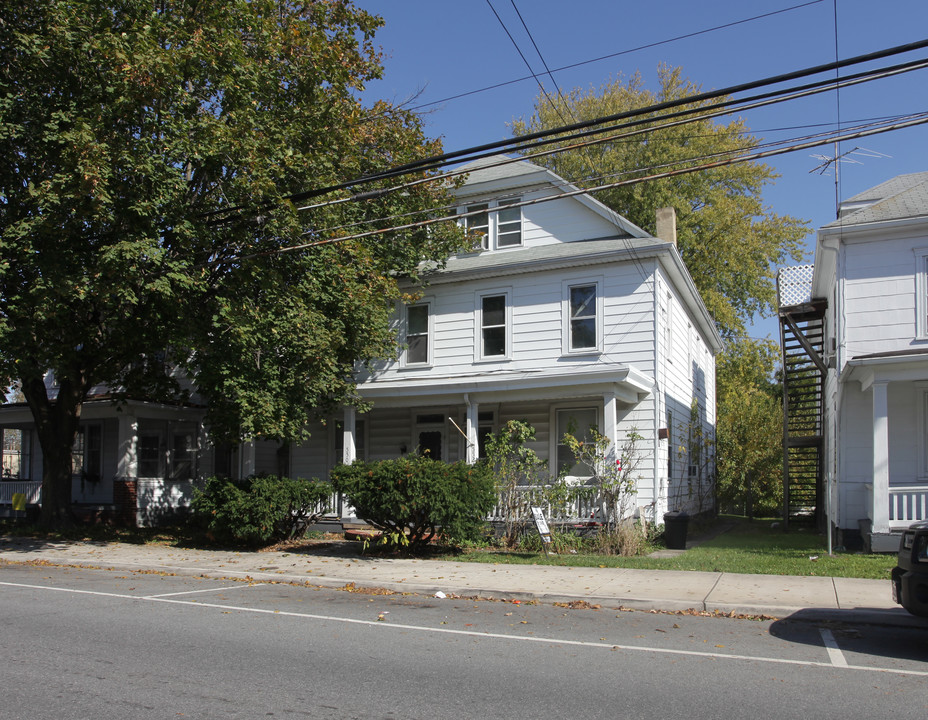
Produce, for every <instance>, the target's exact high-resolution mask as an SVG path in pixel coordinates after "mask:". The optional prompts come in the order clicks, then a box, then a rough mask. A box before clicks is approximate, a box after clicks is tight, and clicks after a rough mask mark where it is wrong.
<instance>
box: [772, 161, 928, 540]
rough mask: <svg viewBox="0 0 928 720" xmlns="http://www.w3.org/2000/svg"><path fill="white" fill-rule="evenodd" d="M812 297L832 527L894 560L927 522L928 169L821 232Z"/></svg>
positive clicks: (870, 197)
mask: <svg viewBox="0 0 928 720" xmlns="http://www.w3.org/2000/svg"><path fill="white" fill-rule="evenodd" d="M808 295H809V297H808V299H809V300H811V301H812V302H815V301H819V302H822V301H824V302H827V309H825V315H824V337H823V343H822V349H823V353H822V358H821V359H822V362H823V364H824V365H825V367H826V368H827V374H826V375H825V382H824V396H823V399H824V422H823V430H824V432H823V440H824V446H823V450H824V452H823V471H824V481H825V487H826V488H828V492H827V493H825V495H823V499H826V498H827V503H826V507H827V513H828V519H829V521H830V522H831V524H832V526H833V527H835V528H837V529H839V530H841V531H843V532H845V533H847V532H848V531H850V532H851V533H856V531H858V530H859V531H860V532H861V533H862V535H863V537H864V540H865V543H866V544H867V545H868V546H869V547H870V548H872V549H873V550H874V551H895V550H897V549H898V536H893V535H892V534H891V533H892V531H893V530H898V529H900V528H902V527H906V526H908V525H909V524H911V523H912V522H914V521H916V520H925V519H928V512H926V509H928V172H922V173H915V174H911V175H901V176H899V177H896V178H893V179H892V180H889V181H887V182H884V183H882V184H880V185H877V186H876V187H874V188H872V189H870V190H867V191H865V192H863V193H860V194H859V195H856V196H854V197H852V198H850V199H849V200H847V201H845V202H844V203H842V204H841V207H840V210H839V217H838V219H837V220H835V221H834V222H832V223H830V224H828V225H826V226H825V227H823V228H821V229H820V230H819V232H818V241H817V244H816V251H815V265H814V272H813V273H812V274H811V279H810V281H809V283H808ZM781 315H782V309H781Z"/></svg>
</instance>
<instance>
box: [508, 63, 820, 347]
mask: <svg viewBox="0 0 928 720" xmlns="http://www.w3.org/2000/svg"><path fill="white" fill-rule="evenodd" d="M658 76H659V89H658V90H657V92H652V91H651V90H649V89H647V88H646V87H645V85H644V82H643V80H642V78H641V76H640V75H639V74H635V75H633V76H632V77H630V78H629V79H627V80H625V81H622V80H615V81H613V82H609V83H606V84H605V85H603V86H602V87H600V88H599V89H598V90H589V91H583V90H579V89H578V90H574V91H572V92H571V93H569V94H568V95H566V96H564V97H557V96H554V95H551V94H545V95H542V96H539V98H538V100H537V101H536V104H535V111H534V113H533V115H532V116H531V117H530V118H529V119H528V120H527V121H525V120H519V121H517V122H515V123H514V125H513V131H514V134H515V135H517V136H519V135H525V134H527V133H534V132H536V131H540V130H546V129H552V128H557V127H561V126H564V125H565V124H567V123H574V122H581V121H585V120H593V119H596V118H600V117H604V116H609V115H614V114H618V113H623V112H627V111H631V110H640V109H643V108H647V107H649V106H652V105H655V104H657V103H663V102H666V101H674V100H682V99H685V98H687V97H691V96H693V95H696V94H698V93H699V92H701V90H700V88H699V86H697V85H695V84H693V83H692V82H690V81H689V80H686V79H685V78H684V77H683V74H682V71H681V70H680V68H673V69H671V68H668V67H661V68H660V69H659V72H658ZM709 104H710V102H709V101H702V102H697V103H693V104H691V105H687V106H686V107H696V108H699V107H706V106H708V105H709ZM677 109H678V108H677ZM668 112H670V111H669V110H667V111H662V112H655V113H650V114H648V115H646V118H647V119H648V120H650V121H651V122H649V123H648V124H647V125H645V126H644V128H647V129H649V130H648V132H646V133H644V134H637V135H634V136H631V137H626V138H618V139H615V140H612V141H609V142H603V143H598V144H594V145H590V146H587V147H575V148H573V149H566V150H564V151H563V152H558V153H556V154H553V155H547V156H544V157H541V158H538V159H536V160H535V162H538V163H540V164H542V165H545V166H547V167H549V168H550V169H551V170H553V171H554V172H556V173H557V174H558V175H560V176H561V177H564V178H566V179H567V180H570V181H572V182H574V183H576V184H578V185H580V186H581V187H590V186H596V185H600V184H604V183H608V182H610V181H620V180H627V179H632V178H635V177H643V176H647V175H650V174H653V173H654V172H663V171H666V170H668V169H675V168H682V167H686V166H689V165H692V164H694V163H693V162H692V159H693V158H708V157H711V158H713V159H718V158H719V157H721V155H719V154H720V153H722V154H724V153H729V152H738V153H740V152H743V151H745V150H748V149H750V148H752V147H754V146H755V145H756V144H757V140H756V138H754V137H753V136H751V135H750V134H749V133H748V131H747V128H746V127H745V125H744V123H743V122H742V121H741V120H732V121H730V122H728V123H723V122H717V121H716V120H714V119H708V118H707V119H702V120H698V121H695V122H692V123H688V124H684V125H675V126H673V127H665V128H659V127H658V126H659V125H660V124H661V117H662V116H663V115H666V114H667V113H668ZM641 129H642V128H640V127H639V128H636V130H641ZM618 132H621V131H620V130H617V131H616V133H618ZM613 134H615V133H613ZM574 143H575V141H572V142H571V141H567V140H564V141H563V142H561V143H559V144H555V145H554V147H558V146H561V147H563V146H567V145H568V144H574ZM696 164H698V161H697V163H696ZM775 177H776V175H775V173H774V171H773V169H772V168H770V167H769V166H767V165H764V164H761V163H757V162H743V163H737V164H733V165H727V166H723V167H717V168H711V169H706V170H701V171H698V172H692V173H687V174H682V175H677V176H675V177H668V178H663V179H658V180H648V181H645V182H640V183H636V184H630V185H624V186H620V187H616V188H612V189H607V190H602V191H599V192H597V193H596V197H597V199H599V200H600V201H602V202H603V203H605V204H606V205H608V206H609V207H611V208H612V209H613V210H615V211H616V212H618V213H619V214H620V215H623V216H624V217H627V218H628V219H629V220H631V221H632V222H633V223H635V224H637V225H639V226H640V227H642V228H644V229H646V230H649V231H651V232H654V231H655V214H656V211H657V210H658V209H659V208H662V207H667V206H672V207H674V208H675V209H676V212H677V242H678V246H679V249H680V255H681V256H682V258H683V261H684V262H685V263H686V266H687V268H688V269H689V271H690V274H691V275H692V277H693V281H694V282H695V283H696V286H697V288H699V292H700V294H701V295H702V298H703V301H704V302H705V304H706V307H707V308H708V309H709V312H710V313H711V314H712V316H713V318H715V322H716V324H717V325H718V328H719V330H720V331H721V332H722V334H723V335H725V336H734V335H740V334H742V333H743V332H744V330H745V327H746V323H748V322H750V321H751V320H752V319H753V318H754V317H755V316H757V315H759V314H761V315H762V314H765V313H768V312H769V311H770V310H771V309H773V308H774V307H775V300H776V298H775V275H774V273H775V270H776V267H777V266H778V265H781V264H783V263H784V262H786V261H788V260H790V259H792V260H799V259H800V258H801V256H802V247H801V240H802V238H803V236H804V235H805V234H806V224H805V223H804V222H802V221H800V220H797V219H796V218H793V217H789V216H781V215H777V214H775V213H773V212H772V211H771V210H770V208H769V207H766V206H765V205H764V203H763V199H762V191H763V189H764V187H765V186H766V185H768V184H769V183H771V182H772V181H773V180H774V179H775Z"/></svg>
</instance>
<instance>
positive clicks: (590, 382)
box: [358, 365, 654, 407]
mask: <svg viewBox="0 0 928 720" xmlns="http://www.w3.org/2000/svg"><path fill="white" fill-rule="evenodd" d="M653 388H654V379H653V378H652V377H650V376H649V375H646V374H645V373H643V372H641V371H639V370H637V369H635V368H633V367H631V366H629V365H610V366H608V367H602V368H592V367H584V368H579V369H578V368H569V369H566V370H564V369H556V370H545V371H540V370H539V371H532V370H521V371H520V370H514V371H503V372H498V371H497V372H487V373H483V374H481V373H470V374H468V375H434V376H433V375H429V376H422V375H417V376H416V377H410V378H402V379H398V380H375V381H371V382H367V383H363V384H361V385H359V386H358V393H359V394H360V395H361V397H363V398H364V399H365V400H370V401H372V402H374V404H375V405H376V406H377V407H390V406H393V407H406V406H410V405H445V404H448V403H462V404H463V403H465V402H466V401H467V400H469V401H471V402H476V403H478V404H479V403H491V402H492V403H499V402H513V401H525V400H559V399H573V398H577V397H583V396H587V397H589V396H597V395H603V394H615V396H616V397H617V398H618V399H619V400H620V401H621V402H624V403H629V404H634V403H637V402H638V401H639V400H640V399H641V398H643V397H644V396H646V395H648V394H649V393H650V392H651V390H652V389H653Z"/></svg>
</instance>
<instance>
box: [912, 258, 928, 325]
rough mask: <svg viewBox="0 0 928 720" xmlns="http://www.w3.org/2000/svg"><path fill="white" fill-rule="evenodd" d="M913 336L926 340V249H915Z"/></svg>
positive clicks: (927, 304) (927, 286)
mask: <svg viewBox="0 0 928 720" xmlns="http://www.w3.org/2000/svg"><path fill="white" fill-rule="evenodd" d="M915 336H916V337H918V338H921V339H923V340H928V248H925V247H921V248H915Z"/></svg>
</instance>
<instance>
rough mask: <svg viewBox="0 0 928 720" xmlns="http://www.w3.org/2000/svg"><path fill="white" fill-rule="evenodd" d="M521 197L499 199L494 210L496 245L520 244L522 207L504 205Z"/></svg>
mask: <svg viewBox="0 0 928 720" xmlns="http://www.w3.org/2000/svg"><path fill="white" fill-rule="evenodd" d="M519 200H521V198H511V199H509V200H501V201H500V203H499V207H500V209H499V210H498V211H497V212H496V247H501V248H503V247H516V246H518V245H521V244H522V208H521V207H515V208H513V207H506V206H507V205H512V204H514V203H517V202H519Z"/></svg>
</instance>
